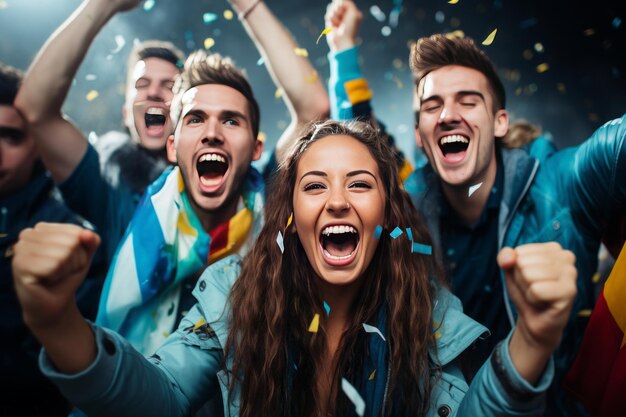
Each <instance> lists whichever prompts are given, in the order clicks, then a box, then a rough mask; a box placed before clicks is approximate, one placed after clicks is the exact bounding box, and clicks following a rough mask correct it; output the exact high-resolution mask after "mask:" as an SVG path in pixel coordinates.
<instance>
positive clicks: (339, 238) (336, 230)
mask: <svg viewBox="0 0 626 417" xmlns="http://www.w3.org/2000/svg"><path fill="white" fill-rule="evenodd" d="M319 241H320V247H321V249H322V256H323V257H324V260H325V261H326V262H327V263H328V264H329V265H333V266H344V265H348V264H350V263H351V262H352V261H353V260H354V258H355V257H356V253H357V248H358V246H359V241H360V237H359V232H358V231H357V230H356V229H355V228H354V227H352V226H350V225H333V226H327V227H325V228H324V229H322V232H321V234H320V240H319Z"/></svg>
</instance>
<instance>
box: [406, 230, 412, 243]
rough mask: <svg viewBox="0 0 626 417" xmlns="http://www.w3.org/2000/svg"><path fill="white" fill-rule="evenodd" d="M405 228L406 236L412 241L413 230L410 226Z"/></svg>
mask: <svg viewBox="0 0 626 417" xmlns="http://www.w3.org/2000/svg"><path fill="white" fill-rule="evenodd" d="M405 230H406V237H407V238H409V241H410V242H413V231H412V230H411V228H410V227H407V228H406V229H405Z"/></svg>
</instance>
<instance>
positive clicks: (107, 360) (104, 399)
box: [39, 305, 223, 416]
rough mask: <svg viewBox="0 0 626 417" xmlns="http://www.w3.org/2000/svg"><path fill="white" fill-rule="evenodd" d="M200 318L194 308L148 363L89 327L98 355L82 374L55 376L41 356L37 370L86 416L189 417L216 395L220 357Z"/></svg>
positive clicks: (217, 345)
mask: <svg viewBox="0 0 626 417" xmlns="http://www.w3.org/2000/svg"><path fill="white" fill-rule="evenodd" d="M202 317H203V315H202V312H201V310H200V308H199V306H198V305H196V306H195V307H194V308H193V309H192V310H191V311H190V312H189V313H188V314H187V316H186V317H185V318H184V319H183V320H182V321H181V324H180V326H179V328H178V330H177V331H176V332H175V333H173V334H172V335H171V336H170V337H169V338H168V339H167V340H166V342H165V343H164V344H163V345H162V346H161V347H160V348H159V349H158V350H157V351H156V353H155V354H154V355H152V356H151V357H150V358H145V357H144V356H142V355H141V354H140V353H139V352H137V351H136V350H135V349H134V348H133V347H132V346H131V345H130V344H129V343H128V342H127V341H125V340H124V338H123V337H121V336H120V335H118V334H117V333H114V332H112V331H109V330H105V329H103V328H100V327H98V326H95V325H94V326H93V329H94V332H95V335H96V342H97V348H98V353H97V356H96V359H95V361H94V362H93V363H92V364H91V365H90V366H89V367H88V368H87V369H85V370H84V371H82V372H80V373H78V374H74V375H68V374H63V373H60V372H58V371H56V370H55V368H54V365H53V364H52V363H51V362H50V361H49V359H48V358H47V356H46V354H45V351H42V353H41V355H40V362H39V363H40V368H41V369H42V372H43V373H44V375H46V376H47V377H48V378H50V379H51V380H52V381H53V382H54V383H55V384H56V385H57V386H58V387H59V389H60V390H61V392H62V393H63V395H64V396H66V397H67V398H68V399H69V400H70V401H71V402H72V403H73V404H75V405H76V406H77V407H78V408H80V409H81V410H82V411H84V412H86V414H87V415H89V416H112V415H115V416H150V415H155V416H156V415H167V416H184V415H185V416H186V415H192V413H193V412H194V411H195V410H197V409H199V408H200V406H202V405H203V404H204V403H205V401H207V400H211V399H213V398H214V397H215V396H216V395H219V391H220V386H219V383H218V379H217V373H218V371H219V370H220V369H221V368H220V367H221V363H222V357H223V353H222V352H223V351H222V347H221V345H220V343H219V341H218V339H217V337H214V336H213V335H212V334H211V330H210V328H209V327H208V326H206V325H205V326H197V324H198V323H199V322H200V320H201V319H202ZM218 403H219V404H220V405H221V403H222V402H221V401H218Z"/></svg>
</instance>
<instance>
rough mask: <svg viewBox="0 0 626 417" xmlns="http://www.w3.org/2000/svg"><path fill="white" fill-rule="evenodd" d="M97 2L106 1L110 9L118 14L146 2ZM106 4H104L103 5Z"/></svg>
mask: <svg viewBox="0 0 626 417" xmlns="http://www.w3.org/2000/svg"><path fill="white" fill-rule="evenodd" d="M95 1H100V2H102V1H104V2H105V3H108V7H112V8H113V10H115V11H118V12H125V11H128V10H131V9H134V8H135V7H137V6H138V5H139V4H140V3H143V2H144V0H95ZM103 4H104V3H103Z"/></svg>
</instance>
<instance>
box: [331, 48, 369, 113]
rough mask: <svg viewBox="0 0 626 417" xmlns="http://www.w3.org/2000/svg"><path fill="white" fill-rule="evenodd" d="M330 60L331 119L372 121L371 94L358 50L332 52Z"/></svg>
mask: <svg viewBox="0 0 626 417" xmlns="http://www.w3.org/2000/svg"><path fill="white" fill-rule="evenodd" d="M328 61H329V63H330V78H329V80H328V93H329V94H328V95H329V98H330V117H331V118H333V119H335V120H348V119H353V118H366V119H367V118H369V117H370V116H371V113H372V110H371V106H370V100H371V99H372V91H371V90H370V88H369V85H368V84H367V80H365V78H363V74H361V68H360V66H359V50H358V48H357V47H356V46H355V47H352V48H349V49H345V50H343V51H340V52H337V53H334V52H331V53H329V54H328Z"/></svg>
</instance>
